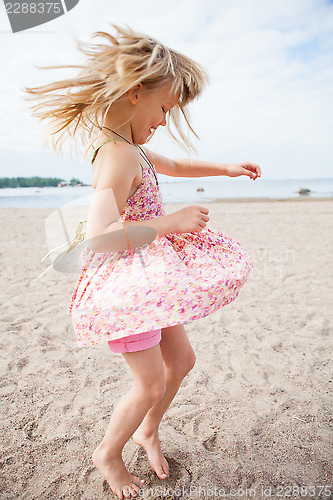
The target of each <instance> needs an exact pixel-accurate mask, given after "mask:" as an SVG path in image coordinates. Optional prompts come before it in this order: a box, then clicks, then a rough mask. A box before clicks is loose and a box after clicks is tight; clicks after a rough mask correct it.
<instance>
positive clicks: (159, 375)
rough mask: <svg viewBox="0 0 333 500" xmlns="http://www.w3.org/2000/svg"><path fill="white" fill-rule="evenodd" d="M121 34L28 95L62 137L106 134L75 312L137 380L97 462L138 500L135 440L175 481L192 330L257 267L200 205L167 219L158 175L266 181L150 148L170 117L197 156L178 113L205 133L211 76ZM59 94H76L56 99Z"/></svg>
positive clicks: (87, 333) (129, 33)
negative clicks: (178, 399) (130, 466)
mask: <svg viewBox="0 0 333 500" xmlns="http://www.w3.org/2000/svg"><path fill="white" fill-rule="evenodd" d="M112 26H113V27H114V28H115V29H116V31H117V35H116V36H112V35H110V34H107V33H104V32H98V33H95V34H94V35H95V36H97V35H99V36H103V37H105V38H106V39H107V40H108V41H109V42H110V43H109V44H108V45H94V46H92V48H94V49H95V52H94V51H93V50H91V51H90V52H89V51H86V53H87V54H88V55H90V59H89V61H88V62H87V64H86V66H80V67H82V68H83V70H82V72H81V73H80V74H79V76H78V77H77V78H74V79H70V80H65V81H61V82H55V83H54V84H50V85H46V86H43V87H39V88H30V89H26V91H27V92H29V93H30V94H33V95H34V97H33V98H36V97H37V98H40V97H43V96H45V95H47V98H49V97H50V95H53V96H57V97H56V99H55V100H54V101H52V100H51V101H50V100H49V101H47V104H44V106H46V109H45V110H44V111H42V112H41V113H40V114H37V113H36V112H35V116H40V117H41V118H43V119H44V118H48V117H50V116H51V117H54V118H55V123H56V124H57V125H59V127H58V130H57V131H56V132H53V133H58V132H60V131H61V130H63V129H64V128H66V129H67V130H68V131H69V130H70V127H72V126H73V125H75V129H74V131H73V132H72V135H73V136H74V135H75V134H76V133H77V130H79V127H80V126H82V129H84V130H86V131H87V130H88V132H89V135H91V134H96V132H97V131H98V133H97V135H95V139H94V140H97V143H98V146H97V148H96V149H95V151H94V154H93V157H92V160H91V163H92V185H93V187H94V189H95V192H94V195H93V198H92V202H91V206H90V207H89V214H88V219H87V227H86V235H85V238H86V243H87V246H86V247H85V249H84V251H83V253H82V272H81V275H80V277H79V280H78V283H77V285H76V287H75V290H74V292H73V295H72V298H71V302H70V305H69V309H68V313H69V314H70V315H71V317H72V320H73V325H74V329H75V332H76V335H77V342H78V344H79V345H80V346H91V345H94V344H97V343H99V342H107V343H108V346H109V348H110V350H111V351H112V352H115V353H121V354H122V356H123V357H124V359H125V361H126V362H127V363H128V365H129V368H130V370H131V372H132V373H133V378H134V383H133V387H132V388H131V389H130V390H129V391H128V392H127V394H125V395H124V396H123V397H122V398H121V400H120V401H119V403H118V405H117V406H116V407H115V410H114V412H113V414H112V416H111V420H110V423H109V426H108V429H107V430H106V434H105V436H104V438H103V439H102V442H101V443H100V445H99V446H98V447H97V449H96V450H95V451H94V452H93V454H92V460H93V463H94V464H95V466H96V467H97V468H98V469H99V470H100V472H101V473H102V474H103V476H104V477H105V478H106V479H107V481H108V483H109V485H110V487H111V489H112V491H113V492H114V493H115V494H116V495H117V496H118V497H119V498H120V499H122V498H123V494H124V495H125V498H129V497H131V496H136V495H137V493H138V492H139V490H140V484H141V485H142V483H143V482H144V481H143V480H142V479H141V478H138V477H136V476H133V475H131V473H130V472H129V471H128V470H127V469H126V467H125V464H124V462H123V460H122V450H123V447H124V445H125V444H126V442H127V441H128V440H129V439H130V437H131V436H132V437H133V439H134V441H135V442H136V443H137V444H138V445H140V446H142V447H143V448H144V449H145V450H146V452H147V455H148V459H149V461H150V464H151V466H152V468H153V470H154V471H155V472H156V474H157V475H158V477H159V478H161V479H166V478H167V477H168V475H169V468H168V462H167V460H166V459H165V457H164V456H163V453H162V451H161V446H160V441H159V435H158V430H159V424H160V422H161V419H162V417H163V415H164V413H165V411H166V409H167V408H168V407H169V405H170V403H171V401H172V400H173V398H174V396H175V394H176V393H177V391H178V389H179V386H180V384H181V382H182V380H183V379H184V377H185V376H186V374H187V373H189V371H190V370H191V369H192V368H193V366H194V363H195V354H194V352H193V349H192V347H191V344H190V342H189V339H188V337H187V335H186V332H185V329H184V326H183V323H184V322H186V321H190V320H193V319H197V318H201V317H204V316H206V315H207V314H210V313H212V312H214V311H216V310H217V309H218V308H220V307H222V306H224V305H226V304H229V303H230V302H232V301H233V300H234V299H235V298H236V297H237V295H238V293H239V290H240V288H241V287H242V286H243V285H244V283H245V282H246V280H247V276H248V273H249V271H250V269H251V267H252V264H251V261H250V259H249V256H248V254H247V252H246V250H245V249H244V248H243V247H242V246H241V245H240V243H238V242H236V241H234V240H233V239H232V238H231V237H229V236H227V235H225V234H223V233H219V232H213V231H211V230H210V229H208V228H207V227H206V226H207V222H208V221H209V217H208V212H209V211H208V209H207V208H205V207H202V206H197V205H193V206H188V207H185V208H183V209H181V210H178V211H176V212H174V213H172V214H169V215H166V214H165V210H164V206H163V201H162V197H161V192H160V188H159V183H158V178H157V175H156V172H158V173H161V174H166V175H170V176H172V177H179V176H180V177H203V176H212V175H227V176H231V177H236V176H240V175H247V176H249V177H250V178H252V179H256V178H257V177H260V175H261V171H260V168H259V166H258V165H256V164H254V163H250V162H245V163H242V164H232V165H226V164H221V163H211V162H203V161H200V160H195V161H189V160H188V159H181V160H172V159H169V158H166V157H164V156H161V155H159V154H157V153H155V152H152V151H150V150H148V149H147V148H146V147H145V148H143V147H141V146H140V145H143V144H146V143H147V142H148V140H149V139H150V138H151V136H152V134H153V133H154V131H155V130H156V129H157V128H158V127H160V126H165V125H166V124H167V119H168V118H169V117H171V118H172V119H173V122H174V124H175V126H176V129H177V130H178V132H179V134H180V136H181V138H182V140H183V143H184V144H185V146H186V147H187V148H188V150H189V151H190V150H191V149H194V148H193V147H192V146H191V144H190V142H189V140H188V139H187V138H186V137H185V136H184V135H183V132H182V130H181V128H180V126H179V111H181V112H182V114H183V116H184V117H185V119H186V122H187V124H188V126H189V128H190V130H191V131H192V132H193V133H194V131H193V130H192V128H191V126H190V124H189V120H188V116H187V113H186V111H187V110H186V106H187V105H188V104H189V103H190V102H191V101H193V100H194V99H195V98H197V97H198V96H199V95H200V93H201V92H202V89H203V87H204V85H205V83H206V82H207V80H208V77H207V75H206V73H205V69H204V68H203V67H202V66H200V65H199V64H197V63H196V62H194V61H193V60H191V59H190V58H188V57H186V56H184V55H183V54H181V53H179V52H176V51H175V50H171V49H170V48H168V47H166V46H164V45H162V44H161V43H160V42H158V41H157V40H155V39H153V38H150V37H147V36H146V35H143V34H139V33H136V32H134V31H133V30H131V29H129V28H128V29H124V28H120V27H118V26H116V25H112ZM59 89H65V90H66V94H65V95H62V96H61V97H59V95H57V94H51V93H52V92H53V91H56V90H59ZM74 90H76V92H74ZM35 108H36V109H42V108H43V104H39V105H37V106H35ZM99 120H100V121H99ZM94 122H96V123H94ZM170 133H171V132H170ZM171 135H172V137H173V138H174V139H175V140H176V141H177V139H176V138H175V137H174V135H173V134H172V133H171ZM93 142H94V141H93ZM177 142H179V141H177ZM179 144H181V143H180V142H179Z"/></svg>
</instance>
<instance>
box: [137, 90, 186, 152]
mask: <svg viewBox="0 0 333 500" xmlns="http://www.w3.org/2000/svg"><path fill="white" fill-rule="evenodd" d="M170 92H171V87H170V85H164V86H163V87H160V88H158V89H156V90H150V91H146V90H144V88H143V87H140V89H139V90H137V91H134V92H133V94H132V98H131V102H132V104H135V114H134V117H133V119H132V120H131V129H132V137H133V142H134V143H136V144H145V143H146V142H147V140H148V139H149V138H150V137H151V136H152V134H153V133H154V130H156V129H157V128H158V127H159V126H160V125H161V126H163V127H164V126H165V125H166V115H167V113H168V112H169V111H170V110H171V109H172V108H173V107H174V106H176V104H177V103H178V100H179V93H178V94H177V95H175V94H173V95H172V94H171V93H170ZM136 95H137V98H135V96H136ZM133 96H134V97H133ZM132 99H134V100H132Z"/></svg>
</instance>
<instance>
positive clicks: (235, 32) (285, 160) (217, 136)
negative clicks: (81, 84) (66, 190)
mask: <svg viewBox="0 0 333 500" xmlns="http://www.w3.org/2000/svg"><path fill="white" fill-rule="evenodd" d="M98 6H99V8H98V9H97V8H96V9H95V10H94V16H91V2H89V0H81V1H80V2H79V4H78V6H77V7H76V8H75V9H73V10H72V11H71V12H69V13H68V14H67V15H65V16H63V17H61V18H59V19H58V20H54V21H52V22H50V23H48V24H46V25H45V30H47V29H48V30H50V31H52V30H54V33H52V32H51V33H40V34H38V33H35V34H33V33H30V34H28V32H27V33H24V32H22V33H21V34H19V33H17V34H15V35H13V34H8V35H6V34H3V33H0V40H1V41H3V42H4V43H1V44H0V57H1V60H2V74H3V75H5V77H4V78H2V81H1V84H0V110H1V116H2V117H4V118H3V119H2V127H1V132H2V133H1V138H0V148H1V149H6V150H10V149H12V150H13V151H15V150H21V151H26V152H27V154H29V151H31V152H34V154H36V153H38V151H42V127H41V125H40V124H39V123H38V121H37V120H36V119H35V118H32V117H30V115H29V111H28V109H27V107H28V104H27V103H26V102H24V101H23V100H22V94H21V92H20V90H19V87H21V86H24V85H27V86H29V85H40V84H42V83H44V82H49V81H52V80H55V79H63V78H67V77H68V76H70V75H71V74H73V72H75V70H47V71H46V70H45V71H41V70H38V69H36V68H35V65H40V66H44V65H56V64H70V63H79V62H80V61H83V56H82V55H81V53H80V52H79V51H78V50H77V48H76V45H75V41H74V39H75V38H79V39H80V40H84V41H89V42H92V41H93V42H94V43H98V42H99V41H100V40H98V39H92V38H91V37H90V35H91V34H92V33H93V32H94V31H103V30H108V29H109V24H108V23H109V22H115V23H118V24H120V25H124V24H128V25H129V26H131V27H132V28H133V29H136V30H138V31H142V32H144V33H147V34H149V35H151V36H153V37H156V38H158V39H159V40H161V41H162V42H163V43H165V44H166V45H168V46H170V47H171V48H174V49H176V50H178V51H180V52H184V53H185V54H187V55H188V56H189V57H192V58H193V59H195V60H196V61H198V62H200V63H201V64H203V65H204V66H205V67H206V68H207V69H208V71H209V74H210V76H211V84H210V86H209V87H208V88H207V89H205V91H204V92H203V95H202V96H201V98H200V99H199V100H198V101H196V102H194V103H192V105H191V106H190V113H191V116H192V124H193V126H194V129H195V130H196V132H197V133H198V135H199V136H200V138H201V141H200V142H198V141H196V140H195V139H194V143H195V145H196V147H197V149H198V150H199V157H200V158H202V159H206V160H211V161H219V162H236V161H243V160H252V161H255V162H257V163H259V164H260V165H261V166H262V170H263V177H264V176H265V177H266V178H283V177H294V178H296V177H329V176H331V163H330V162H331V156H332V148H331V134H332V129H333V127H332V125H333V118H332V117H333V98H332V91H331V89H332V87H333V85H332V84H333V64H332V62H333V61H332V59H333V32H332V28H331V27H332V26H333V5H332V4H331V3H329V2H328V1H324V0H295V1H293V2H292V3H291V2H288V1H287V0H280V1H279V2H271V1H267V0H233V1H231V0H230V1H217V0H209V1H207V2H202V1H201V0H200V1H199V0H194V1H191V2H190V1H187V0H186V1H184V0H183V1H177V2H176V1H175V0H172V1H171V2H168V8H166V6H164V8H163V9H162V10H161V9H160V8H158V7H157V4H156V2H155V1H152V0H143V1H142V2H141V3H140V4H138V3H137V2H134V1H129V2H126V4H125V3H121V2H118V4H115V3H112V5H111V4H110V2H109V0H101V1H99V2H98ZM4 19H5V18H1V23H0V30H6V29H8V26H5V25H4V22H5V21H4ZM35 31H37V29H36V30H35ZM184 125H185V124H184ZM184 129H185V126H184ZM18 138H19V141H18ZM149 147H150V148H151V149H154V148H156V150H158V151H160V152H161V153H162V154H166V155H169V156H170V157H175V158H176V157H183V156H184V155H185V153H183V152H182V151H180V150H179V148H178V147H177V146H176V145H174V144H173V143H172V141H171V140H170V138H168V136H167V135H166V131H165V130H161V131H158V133H157V134H156V135H155V137H154V138H153V140H152V141H151V142H150V144H149ZM78 161H79V160H78ZM87 162H89V160H87ZM0 175H3V174H2V173H0ZM13 175H15V174H13Z"/></svg>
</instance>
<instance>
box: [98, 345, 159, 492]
mask: <svg viewBox="0 0 333 500" xmlns="http://www.w3.org/2000/svg"><path fill="white" fill-rule="evenodd" d="M123 356H124V358H125V359H126V361H127V363H128V364H129V367H130V369H131V371H132V373H133V375H134V386H133V387H132V388H131V389H130V390H129V391H128V392H127V393H126V394H125V395H124V396H123V397H122V398H121V400H120V401H119V403H118V404H117V406H116V407H115V409H114V412H113V414H112V416H111V419H110V423H109V426H108V428H107V431H106V434H105V436H104V438H103V440H102V442H101V444H100V445H99V446H98V447H97V448H96V450H95V451H94V453H93V455H92V460H93V462H94V464H95V466H96V467H97V468H98V469H99V470H100V472H101V473H102V474H103V476H104V477H105V478H106V480H107V481H108V483H109V485H110V487H111V489H112V491H113V493H115V494H116V495H117V496H118V497H119V498H120V499H122V498H123V492H124V495H125V498H130V497H131V496H136V495H137V493H138V492H139V489H140V488H139V487H138V486H137V485H136V484H135V481H136V482H141V483H142V482H143V481H141V480H140V479H139V478H138V477H136V476H132V475H131V474H130V473H129V472H128V470H127V469H126V467H125V465H124V462H123V460H122V449H123V447H124V445H125V444H126V442H127V441H128V440H129V438H130V437H131V436H132V434H133V432H134V431H135V430H136V429H137V427H138V426H139V425H140V423H141V422H142V420H143V418H144V417H145V415H146V413H147V412H148V410H149V409H150V408H151V407H152V406H153V405H154V404H155V403H156V402H157V401H158V400H159V399H161V398H162V397H163V395H164V393H165V379H164V368H163V359H162V354H161V349H160V347H159V344H158V345H156V346H154V347H151V348H150V349H145V350H143V351H138V352H129V353H126V354H125V353H124V354H123Z"/></svg>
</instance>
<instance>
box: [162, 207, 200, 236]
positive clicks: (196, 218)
mask: <svg viewBox="0 0 333 500" xmlns="http://www.w3.org/2000/svg"><path fill="white" fill-rule="evenodd" d="M208 213H209V210H208V208H205V207H199V206H197V205H192V206H190V207H185V208H182V209H181V210H178V211H177V212H174V213H173V214H170V219H171V224H170V226H171V232H173V233H198V232H200V231H202V229H203V228H204V227H206V223H207V222H208V221H209V217H208V215H207V214H208Z"/></svg>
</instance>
